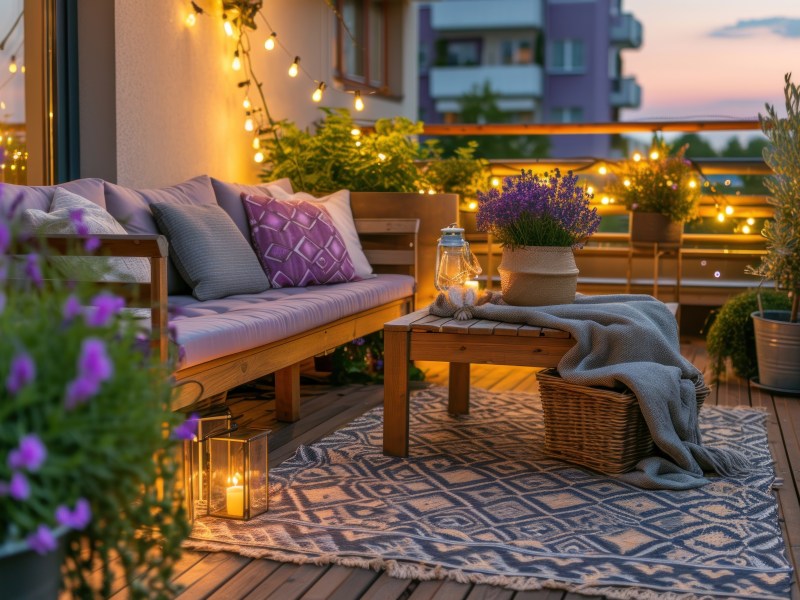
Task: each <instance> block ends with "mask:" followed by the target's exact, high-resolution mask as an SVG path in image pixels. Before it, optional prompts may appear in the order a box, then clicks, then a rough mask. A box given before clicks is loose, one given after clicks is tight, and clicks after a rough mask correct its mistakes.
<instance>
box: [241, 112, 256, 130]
mask: <svg viewBox="0 0 800 600" xmlns="http://www.w3.org/2000/svg"><path fill="white" fill-rule="evenodd" d="M247 115H248V116H247V118H246V119H245V120H244V130H245V131H253V130H254V129H255V128H256V126H255V123H253V119H252V117H250V116H249V115H250V113H249V112H248V113H247Z"/></svg>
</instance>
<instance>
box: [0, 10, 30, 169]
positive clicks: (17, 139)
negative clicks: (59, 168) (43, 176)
mask: <svg viewBox="0 0 800 600" xmlns="http://www.w3.org/2000/svg"><path fill="white" fill-rule="evenodd" d="M23 15H24V10H20V12H19V14H18V15H17V18H16V19H15V20H14V22H13V23H12V24H11V27H9V29H8V31H7V32H6V33H5V35H4V36H3V38H2V39H0V51H3V52H5V50H6V46H7V45H8V44H9V42H11V43H12V44H13V43H14V41H15V40H12V36H14V33H15V32H17V31H19V37H20V39H19V43H17V45H16V47H15V48H14V49H13V50H11V51H10V53H9V59H8V65H7V73H6V78H5V79H4V80H3V82H2V83H0V92H2V91H3V90H4V89H5V88H6V87H8V86H9V85H10V84H11V83H12V82H13V81H14V80H15V79H17V78H18V77H20V76H21V75H24V74H25V63H24V62H23V60H22V50H23V47H24V44H25V38H24V34H23V33H22V30H21V29H20V30H18V27H19V25H20V23H21V22H22V17H23ZM14 37H16V36H14ZM6 108H7V106H6V102H5V100H4V99H2V98H0V111H2V112H0V124H2V123H3V122H4V119H5V116H6V115H5V110H6ZM27 162H28V151H27V149H26V148H25V142H24V135H21V134H20V132H19V130H18V129H15V128H14V127H13V126H8V127H6V126H5V125H4V126H3V130H1V131H0V181H3V182H6V183H23V184H24V183H26V182H27V179H26V170H27Z"/></svg>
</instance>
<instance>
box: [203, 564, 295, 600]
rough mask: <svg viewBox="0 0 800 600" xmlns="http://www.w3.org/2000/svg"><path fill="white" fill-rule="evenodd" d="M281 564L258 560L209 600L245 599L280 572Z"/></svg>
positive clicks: (248, 565) (247, 566)
mask: <svg viewBox="0 0 800 600" xmlns="http://www.w3.org/2000/svg"><path fill="white" fill-rule="evenodd" d="M280 566H281V563H279V562H277V561H274V560H266V559H257V560H252V561H250V563H249V564H247V565H245V567H244V568H243V569H242V570H241V571H239V572H238V573H236V574H235V575H234V576H233V577H232V578H231V579H230V581H228V583H226V584H225V587H224V588H222V589H219V590H217V591H216V592H214V593H213V594H211V596H209V600H227V599H228V598H243V597H244V596H246V595H247V594H249V593H250V592H252V591H253V590H254V589H255V587H256V586H257V585H259V584H260V583H261V582H262V581H264V580H265V579H266V578H267V577H269V576H270V575H272V574H273V573H274V572H275V571H277V570H278V567H280Z"/></svg>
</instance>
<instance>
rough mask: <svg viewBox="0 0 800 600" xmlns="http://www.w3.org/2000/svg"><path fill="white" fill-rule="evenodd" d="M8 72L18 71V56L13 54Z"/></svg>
mask: <svg viewBox="0 0 800 600" xmlns="http://www.w3.org/2000/svg"><path fill="white" fill-rule="evenodd" d="M8 72H9V73H16V72H17V57H16V56H12V57H11V62H10V63H8Z"/></svg>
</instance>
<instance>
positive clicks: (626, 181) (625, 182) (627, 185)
mask: <svg viewBox="0 0 800 600" xmlns="http://www.w3.org/2000/svg"><path fill="white" fill-rule="evenodd" d="M622 185H624V186H625V187H631V180H630V179H626V180H625V181H623V182H622Z"/></svg>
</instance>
